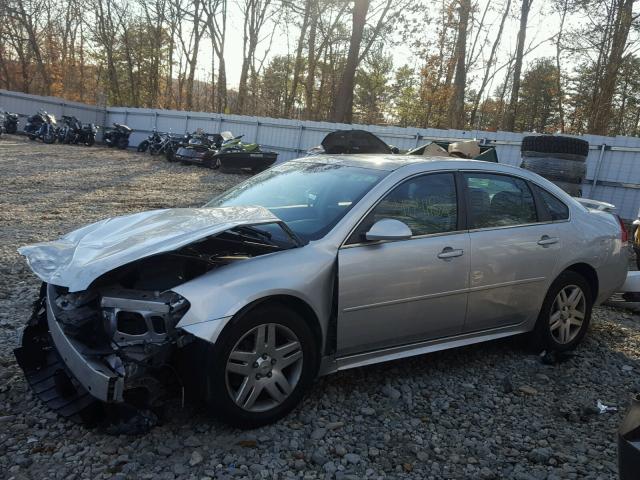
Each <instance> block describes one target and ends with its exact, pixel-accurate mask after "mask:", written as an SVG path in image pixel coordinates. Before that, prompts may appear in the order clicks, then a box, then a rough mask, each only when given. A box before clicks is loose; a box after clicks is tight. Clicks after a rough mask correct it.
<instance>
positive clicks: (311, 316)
mask: <svg viewBox="0 0 640 480" xmlns="http://www.w3.org/2000/svg"><path fill="white" fill-rule="evenodd" d="M270 303H271V304H277V305H282V306H284V307H287V308H290V309H291V310H293V311H294V312H296V313H297V314H298V315H300V316H301V317H302V318H304V319H305V320H307V321H308V324H309V327H311V333H313V338H314V339H315V341H316V349H317V352H318V359H320V357H321V356H322V353H323V352H322V329H321V328H320V320H318V316H317V315H316V313H315V312H314V311H313V309H312V308H311V307H310V306H309V304H308V303H307V302H305V301H304V300H301V299H300V298H298V297H294V296H292V295H274V296H271V297H266V298H261V299H260V300H256V301H255V302H253V303H251V304H249V305H248V306H247V307H248V308H247V307H245V308H244V309H243V310H242V311H243V312H244V311H248V310H252V309H253V308H254V307H257V306H258V305H265V304H270Z"/></svg>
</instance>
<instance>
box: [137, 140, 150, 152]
mask: <svg viewBox="0 0 640 480" xmlns="http://www.w3.org/2000/svg"><path fill="white" fill-rule="evenodd" d="M148 148H149V140H143V141H141V142H140V143H139V144H138V152H141V153H143V152H146V151H147V149H148Z"/></svg>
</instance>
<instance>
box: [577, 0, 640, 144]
mask: <svg viewBox="0 0 640 480" xmlns="http://www.w3.org/2000/svg"><path fill="white" fill-rule="evenodd" d="M635 1H636V0H616V2H615V11H616V13H615V20H614V24H613V35H612V38H611V47H610V49H609V52H608V55H607V56H606V58H605V59H604V62H603V65H604V66H603V75H602V76H600V77H599V78H598V79H597V86H596V91H597V92H598V94H597V96H596V98H595V102H594V104H593V107H592V113H591V116H590V121H589V127H588V128H589V132H590V133H593V134H596V135H606V134H607V132H608V130H609V123H610V121H611V107H612V101H613V95H614V93H615V88H616V81H617V78H618V73H619V71H620V67H621V66H622V62H623V55H624V52H625V50H626V48H627V39H628V37H629V31H630V29H631V25H632V23H633V20H634V15H633V4H634V2H635ZM636 18H637V17H636Z"/></svg>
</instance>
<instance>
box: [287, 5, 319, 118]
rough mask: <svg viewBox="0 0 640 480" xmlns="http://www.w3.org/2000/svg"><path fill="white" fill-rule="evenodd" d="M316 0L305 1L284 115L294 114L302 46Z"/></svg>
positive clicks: (290, 115)
mask: <svg viewBox="0 0 640 480" xmlns="http://www.w3.org/2000/svg"><path fill="white" fill-rule="evenodd" d="M313 2H314V0H306V1H305V3H304V14H303V17H302V26H301V27H300V37H299V38H298V48H297V50H296V59H295V63H294V66H293V78H292V80H291V92H290V93H289V95H287V98H286V100H285V104H284V115H285V116H288V117H289V118H291V117H292V116H293V107H294V103H295V100H296V93H297V90H298V83H299V81H300V78H299V77H300V71H301V70H302V47H303V46H304V38H305V36H306V34H307V27H308V26H309V16H310V14H311V6H312V4H313Z"/></svg>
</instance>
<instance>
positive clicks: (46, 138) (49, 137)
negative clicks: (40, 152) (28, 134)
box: [42, 133, 56, 145]
mask: <svg viewBox="0 0 640 480" xmlns="http://www.w3.org/2000/svg"><path fill="white" fill-rule="evenodd" d="M42 141H43V142H44V143H46V144H47V145H51V144H52V143H56V136H55V135H54V134H50V133H45V134H44V135H43V136H42Z"/></svg>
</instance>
